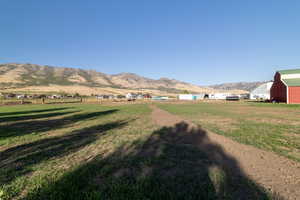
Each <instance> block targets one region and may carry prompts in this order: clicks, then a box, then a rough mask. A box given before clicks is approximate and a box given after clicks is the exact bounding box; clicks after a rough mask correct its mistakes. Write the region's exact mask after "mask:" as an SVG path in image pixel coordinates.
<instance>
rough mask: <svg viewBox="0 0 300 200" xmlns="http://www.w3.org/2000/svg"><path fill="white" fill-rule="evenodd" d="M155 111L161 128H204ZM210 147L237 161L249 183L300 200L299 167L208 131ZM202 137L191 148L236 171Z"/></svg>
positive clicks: (193, 140)
mask: <svg viewBox="0 0 300 200" xmlns="http://www.w3.org/2000/svg"><path fill="white" fill-rule="evenodd" d="M151 108H152V109H153V112H152V120H153V122H154V123H156V124H158V125H160V126H168V127H171V126H176V124H179V123H186V124H187V125H188V126H189V127H188V128H189V129H190V130H193V129H194V130H199V129H201V127H198V126H196V125H195V124H193V123H191V122H189V121H187V120H184V119H182V118H180V117H179V116H176V115H173V114H170V113H168V112H167V111H164V110H161V109H159V108H157V107H156V106H151ZM205 132H206V134H207V137H208V139H209V142H210V143H213V144H215V145H219V146H220V147H221V148H222V149H223V150H224V152H225V154H227V155H228V156H230V157H232V158H234V159H235V160H236V161H237V163H238V168H239V173H242V174H245V175H246V176H247V177H249V179H251V180H253V181H255V182H256V183H258V184H260V185H262V186H263V187H264V188H266V189H269V190H271V191H272V192H275V193H278V194H280V196H282V197H284V199H300V163H298V162H296V161H292V160H289V159H287V158H284V157H281V156H278V155H276V154H274V153H272V152H267V151H264V150H260V149H257V148H255V147H252V146H248V145H244V144H240V143H237V142H235V141H232V140H231V139H229V138H226V137H224V136H221V135H218V134H215V133H212V132H209V131H206V130H205ZM199 138H200V136H199V137H197V134H196V135H195V134H194V135H193V137H192V138H190V139H189V142H188V143H190V144H192V145H196V146H197V147H198V148H200V149H201V150H203V151H207V153H208V154H211V156H213V157H214V159H217V162H220V166H224V167H225V168H229V169H230V168H232V170H236V168H237V166H231V163H230V162H226V160H224V159H221V158H220V159H218V156H217V155H213V154H214V152H209V148H207V147H208V145H207V144H206V142H205V141H204V142H203V141H201V142H199V141H198V140H199Z"/></svg>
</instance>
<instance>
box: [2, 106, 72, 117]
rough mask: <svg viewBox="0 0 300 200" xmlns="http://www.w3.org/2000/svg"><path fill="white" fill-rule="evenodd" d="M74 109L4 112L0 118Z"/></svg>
mask: <svg viewBox="0 0 300 200" xmlns="http://www.w3.org/2000/svg"><path fill="white" fill-rule="evenodd" d="M72 108H73V107H63V108H50V109H40V110H27V111H17V112H4V113H0V116H9V115H25V114H34V113H41V112H53V111H61V110H66V109H72Z"/></svg>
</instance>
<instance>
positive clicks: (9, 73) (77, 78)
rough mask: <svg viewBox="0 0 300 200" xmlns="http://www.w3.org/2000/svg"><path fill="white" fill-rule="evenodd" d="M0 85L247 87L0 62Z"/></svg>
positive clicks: (97, 89) (162, 89) (83, 89)
mask: <svg viewBox="0 0 300 200" xmlns="http://www.w3.org/2000/svg"><path fill="white" fill-rule="evenodd" d="M246 85H247V84H246ZM248 85H249V84H248ZM240 86H243V87H240ZM0 89H1V91H30V92H54V91H55V92H78V93H81V94H87V95H90V94H91V93H94V94H95V93H114V94H125V93H127V92H149V93H152V94H157V95H161V94H164V95H171V94H178V93H182V92H190V93H213V92H220V91H223V92H224V91H227V92H228V90H229V91H230V92H232V93H244V92H245V90H247V89H248V87H244V85H243V84H237V85H235V86H234V85H231V87H229V86H226V85H225V86H222V85H215V86H212V87H202V86H198V85H193V84H190V83H186V82H182V81H178V80H175V79H168V78H160V79H158V80H155V79H150V78H146V77H143V76H139V75H137V74H133V73H120V74H115V75H108V74H104V73H101V72H97V71H95V70H83V69H78V68H66V67H52V66H47V65H36V64H18V63H7V64H0Z"/></svg>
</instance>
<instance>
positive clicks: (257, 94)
mask: <svg viewBox="0 0 300 200" xmlns="http://www.w3.org/2000/svg"><path fill="white" fill-rule="evenodd" d="M272 85H273V82H267V83H264V84H261V85H260V86H258V87H257V88H255V89H254V90H252V91H251V92H250V99H252V100H255V99H257V100H258V99H259V100H270V92H271V87H272Z"/></svg>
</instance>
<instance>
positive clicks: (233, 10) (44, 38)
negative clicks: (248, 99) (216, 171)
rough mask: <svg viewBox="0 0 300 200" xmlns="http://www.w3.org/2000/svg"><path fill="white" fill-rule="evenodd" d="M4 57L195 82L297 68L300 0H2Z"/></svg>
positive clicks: (0, 50)
mask: <svg viewBox="0 0 300 200" xmlns="http://www.w3.org/2000/svg"><path fill="white" fill-rule="evenodd" d="M0 8H1V12H0V63H7V62H18V63H34V64H42V65H53V66H66V67H80V68H83V69H95V70H97V71H100V72H104V73H109V74H114V73H120V72H133V73H137V74H139V75H143V76H146V77H150V78H160V77H169V78H175V79H179V80H183V81H187V82H191V83H194V84H198V85H208V84H214V83H223V82H238V81H258V80H270V79H272V78H273V74H274V71H275V70H278V69H288V68H295V67H300V53H299V52H300V12H299V10H300V1H292V0H290V1H281V0H272V1H271V0H270V1H268V0H264V1H261V0H251V1H241V0H236V1H231V0H226V1H225V0H207V1H201V0H187V1H183V0H151V1H150V0H126V1H125V0H85V1H81V0H51V1H41V0H26V1H25V0H21V1H20V0H0Z"/></svg>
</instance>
